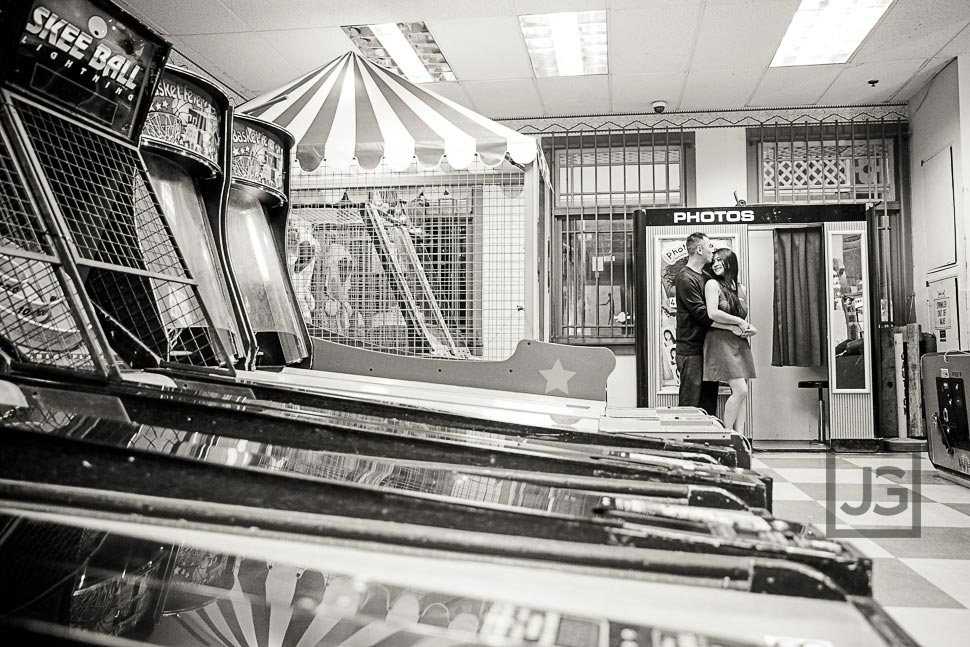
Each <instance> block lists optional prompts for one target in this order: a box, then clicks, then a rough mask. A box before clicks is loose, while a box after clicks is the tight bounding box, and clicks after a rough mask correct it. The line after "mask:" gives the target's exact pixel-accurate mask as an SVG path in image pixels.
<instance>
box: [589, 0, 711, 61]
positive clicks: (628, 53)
mask: <svg viewBox="0 0 970 647" xmlns="http://www.w3.org/2000/svg"><path fill="white" fill-rule="evenodd" d="M699 13H700V6H699V5H690V4H688V5H683V6H681V5H669V6H663V7H660V6H656V7H651V8H648V9H633V10H613V11H610V14H609V18H608V21H609V29H610V34H609V57H610V60H609V67H610V73H611V74H615V75H621V74H646V73H654V74H658V73H664V72H667V73H670V72H683V71H684V70H686V69H687V65H688V62H689V60H690V50H691V45H692V44H693V40H694V34H695V32H696V31H697V29H696V25H697V17H698V15H699Z"/></svg>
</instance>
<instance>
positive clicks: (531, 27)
mask: <svg viewBox="0 0 970 647" xmlns="http://www.w3.org/2000/svg"><path fill="white" fill-rule="evenodd" d="M519 28H520V29H521V30H522V36H523V37H524V38H525V45H526V47H527V48H528V50H529V58H531V59H532V69H533V70H534V71H535V74H536V76H540V77H542V76H580V75H583V74H606V73H607V72H608V71H609V69H608V66H607V39H606V11H579V12H576V11H567V12H562V13H543V14H532V15H528V16H519Z"/></svg>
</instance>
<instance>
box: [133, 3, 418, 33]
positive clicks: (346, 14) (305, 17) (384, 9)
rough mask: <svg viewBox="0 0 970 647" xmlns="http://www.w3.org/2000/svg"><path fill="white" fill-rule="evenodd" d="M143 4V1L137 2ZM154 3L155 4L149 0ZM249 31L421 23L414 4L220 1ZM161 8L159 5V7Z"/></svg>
mask: <svg viewBox="0 0 970 647" xmlns="http://www.w3.org/2000/svg"><path fill="white" fill-rule="evenodd" d="M139 1H140V2H146V0H139ZM153 1H154V2H158V0H153ZM221 2H224V3H225V4H226V5H227V6H228V7H229V8H230V9H232V11H233V12H234V13H235V14H236V15H237V16H239V17H240V18H242V19H243V20H245V21H246V22H247V23H248V24H249V25H250V26H251V27H252V28H253V29H259V30H266V29H298V28H306V27H340V26H341V25H364V24H371V23H381V22H401V21H405V20H421V19H422V17H421V12H420V10H419V9H418V5H417V3H416V2H415V1H414V0H394V1H393V2H388V1H387V0H354V2H336V1H334V0H329V1H326V0H286V1H285V2H272V1H267V0H221ZM159 4H162V3H159Z"/></svg>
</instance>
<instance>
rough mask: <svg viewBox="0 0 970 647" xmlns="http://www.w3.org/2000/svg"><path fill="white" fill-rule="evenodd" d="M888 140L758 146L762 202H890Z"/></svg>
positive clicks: (891, 196) (891, 198)
mask: <svg viewBox="0 0 970 647" xmlns="http://www.w3.org/2000/svg"><path fill="white" fill-rule="evenodd" d="M893 164H894V160H893V145H892V142H891V141H864V140H863V141H857V142H852V141H840V142H838V144H836V143H835V142H834V141H831V142H820V141H816V142H812V141H809V142H804V141H802V142H797V141H796V142H771V141H767V142H762V145H761V187H762V188H761V190H762V195H763V197H764V199H765V200H766V201H773V202H778V201H806V200H812V199H814V200H820V201H821V200H826V199H830V200H836V199H842V200H865V199H885V200H894V199H895V192H894V184H895V180H894V178H893Z"/></svg>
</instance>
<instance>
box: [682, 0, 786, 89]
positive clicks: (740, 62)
mask: <svg viewBox="0 0 970 647" xmlns="http://www.w3.org/2000/svg"><path fill="white" fill-rule="evenodd" d="M744 8H745V9H744V11H741V10H739V9H738V7H737V6H735V5H730V4H728V5H713V6H710V5H709V6H707V7H705V9H704V13H703V16H702V17H701V24H700V31H699V32H698V35H697V45H696V47H695V49H694V58H693V60H692V61H691V68H692V70H743V71H744V72H746V73H747V72H753V71H756V70H757V71H764V70H765V69H767V67H768V65H769V64H770V63H771V59H772V58H773V57H774V54H775V50H776V49H777V48H778V44H779V43H781V39H782V37H783V36H784V35H785V30H787V29H788V23H790V22H791V17H792V13H793V11H792V8H791V4H790V3H789V2H788V1H787V0H785V1H784V2H778V1H777V0H758V1H757V2H751V3H748V4H745V5H744Z"/></svg>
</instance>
